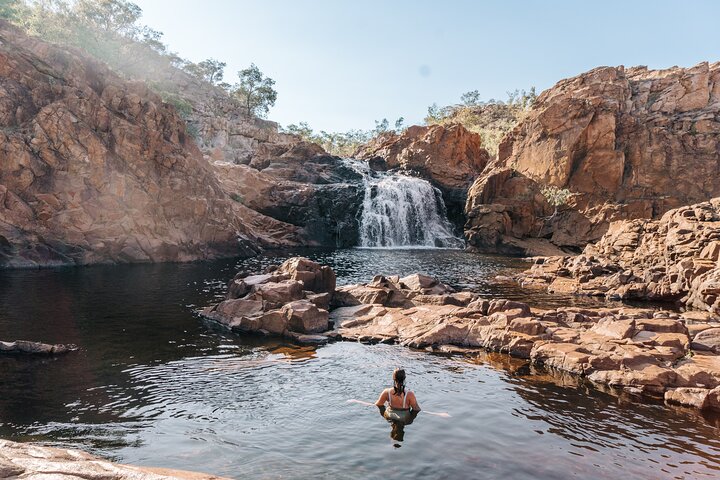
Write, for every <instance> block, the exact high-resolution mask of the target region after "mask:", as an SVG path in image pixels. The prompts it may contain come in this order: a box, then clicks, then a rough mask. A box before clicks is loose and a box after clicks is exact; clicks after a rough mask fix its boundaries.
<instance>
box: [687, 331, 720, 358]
mask: <svg viewBox="0 0 720 480" xmlns="http://www.w3.org/2000/svg"><path fill="white" fill-rule="evenodd" d="M692 348H693V349H695V350H709V351H711V352H714V353H720V328H708V329H707V330H703V331H701V332H700V333H698V334H697V335H695V338H693V341H692Z"/></svg>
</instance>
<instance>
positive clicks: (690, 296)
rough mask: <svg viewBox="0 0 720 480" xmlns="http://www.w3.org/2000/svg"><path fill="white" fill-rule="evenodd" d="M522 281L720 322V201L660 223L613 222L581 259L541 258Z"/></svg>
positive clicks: (667, 216)
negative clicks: (668, 306)
mask: <svg viewBox="0 0 720 480" xmlns="http://www.w3.org/2000/svg"><path fill="white" fill-rule="evenodd" d="M518 281H519V282H520V283H521V284H522V285H523V286H525V287H540V288H546V289H547V290H548V291H549V292H551V293H575V294H582V295H591V296H604V297H606V298H609V299H615V300H651V301H664V302H680V303H682V304H683V305H684V306H685V307H686V308H689V309H698V310H701V311H705V312H708V313H710V314H712V315H713V316H714V317H720V198H715V199H712V200H710V201H707V202H702V203H698V204H695V205H689V206H686V207H680V208H677V209H675V210H670V211H669V212H667V213H666V214H665V215H663V216H662V218H660V219H659V220H652V221H650V220H634V221H622V222H614V223H612V224H611V226H610V229H609V231H608V232H607V233H606V234H605V235H604V236H603V237H602V238H601V239H600V240H599V241H598V242H597V243H595V244H590V245H588V246H587V247H585V249H584V250H583V252H582V254H581V255H578V256H574V257H570V256H565V257H563V256H556V257H540V258H536V259H535V261H534V265H533V266H532V267H531V268H530V269H529V270H528V271H527V272H524V273H522V274H521V275H519V276H518Z"/></svg>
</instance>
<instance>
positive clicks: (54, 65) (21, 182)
mask: <svg viewBox="0 0 720 480" xmlns="http://www.w3.org/2000/svg"><path fill="white" fill-rule="evenodd" d="M0 165H1V166H2V168H1V170H0V265H4V266H32V265H48V264H68V263H76V264H87V263H97V262H137V261H183V260H192V259H198V258H208V257H213V256H218V255H238V254H249V253H252V252H256V251H257V249H258V246H259V245H267V244H275V243H287V242H288V241H290V242H291V243H292V242H293V241H295V239H294V238H292V237H293V236H294V235H295V232H294V230H293V228H292V227H291V226H287V228H285V226H284V225H282V224H280V223H279V222H277V221H274V220H272V219H269V218H266V217H262V216H260V215H259V214H257V213H256V212H254V211H252V210H250V209H249V208H247V207H244V206H243V205H241V204H239V203H238V202H236V201H233V200H232V199H231V198H230V197H229V196H228V195H227V193H226V192H225V191H223V189H222V186H221V184H220V182H219V181H218V180H217V178H216V173H215V171H214V170H213V168H212V167H211V166H210V165H209V164H208V162H207V161H205V160H204V159H203V157H202V154H201V153H200V151H199V150H198V148H197V146H196V145H195V142H194V141H193V140H192V139H191V138H189V136H188V134H187V130H186V124H185V122H184V121H183V120H182V119H181V118H180V117H179V115H178V113H177V111H176V109H175V108H173V107H172V106H170V105H168V104H166V103H164V102H163V101H162V99H161V98H160V97H159V96H157V95H156V94H154V93H153V92H152V91H150V90H149V89H148V87H147V86H146V85H145V84H144V83H138V82H127V81H124V80H123V79H121V78H120V77H118V76H117V75H116V74H114V73H113V72H111V71H110V70H108V69H107V68H106V67H105V66H104V65H102V64H100V63H98V62H96V61H94V60H93V59H91V58H88V57H87V56H84V55H83V54H81V53H80V52H77V51H69V50H67V49H62V48H59V47H56V46H53V45H50V44H48V43H45V42H43V41H40V40H37V39H34V38H30V37H27V36H26V35H24V34H22V33H21V32H20V31H19V30H17V29H16V28H14V27H12V26H10V25H9V24H7V23H5V22H0ZM251 225H255V226H256V227H258V229H257V230H254V229H253V228H252V227H251ZM265 226H267V228H266V227H265Z"/></svg>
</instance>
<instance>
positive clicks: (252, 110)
mask: <svg viewBox="0 0 720 480" xmlns="http://www.w3.org/2000/svg"><path fill="white" fill-rule="evenodd" d="M238 78H239V79H240V82H239V83H238V84H236V85H235V92H234V93H235V95H236V96H237V97H238V98H240V99H241V101H242V102H243V103H244V104H245V112H246V114H247V115H257V116H259V117H264V116H265V115H267V113H268V110H270V107H272V106H273V105H275V101H276V100H277V92H276V91H275V89H274V88H273V86H274V85H275V80H273V79H272V78H269V77H266V76H265V75H263V73H262V72H261V71H260V69H259V68H258V67H257V66H256V65H255V64H254V63H252V64H250V66H249V67H248V68H246V69H244V70H240V71H239V72H238Z"/></svg>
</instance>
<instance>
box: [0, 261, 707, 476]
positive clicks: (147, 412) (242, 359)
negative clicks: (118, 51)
mask: <svg viewBox="0 0 720 480" xmlns="http://www.w3.org/2000/svg"><path fill="white" fill-rule="evenodd" d="M303 253H305V254H308V256H312V257H314V258H316V259H318V260H321V261H325V262H326V263H330V264H332V265H333V266H334V267H335V269H336V271H337V272H338V275H339V277H340V281H341V283H346V282H348V281H366V280H368V279H369V277H371V276H372V275H373V274H374V273H380V272H383V273H388V274H390V273H400V274H404V273H410V272H413V271H418V270H419V271H425V272H427V273H434V274H436V275H438V276H439V277H441V279H443V280H445V281H447V282H450V283H453V284H455V285H466V286H471V287H472V288H474V289H476V290H478V291H481V292H484V293H485V294H488V295H505V296H506V295H511V294H512V295H514V294H518V292H517V291H516V290H513V287H511V286H505V287H502V288H496V287H491V286H490V283H489V282H488V281H487V279H488V278H490V277H492V276H494V275H497V274H498V273H500V274H507V273H509V272H511V271H513V269H516V268H518V267H522V266H524V264H521V263H520V264H518V261H517V260H513V259H507V258H494V257H482V256H477V255H471V254H466V253H463V252H457V251H412V252H410V251H378V250H340V251H335V252H329V251H324V252H323V251H315V252H303ZM287 255H288V253H287V252H286V253H278V254H273V255H271V256H268V257H261V258H255V259H250V260H245V261H241V262H235V261H223V262H208V263H196V264H180V265H147V266H119V267H90V268H70V269H59V270H40V271H14V272H7V271H6V272H0V339H16V338H23V339H32V340H40V341H46V342H64V343H75V344H78V345H79V346H80V347H81V350H80V351H79V352H76V353H74V354H70V355H67V356H63V357H59V358H55V359H28V358H19V357H4V358H0V437H4V438H10V439H13V440H17V441H42V442H47V443H51V444H60V445H67V446H75V447H80V448H85V449H88V450H91V451H93V452H95V453H98V454H101V455H104V456H107V457H110V458H113V459H116V460H121V461H123V462H127V463H135V464H143V465H155V466H163V467H174V468H184V469H193V470H202V471H206V472H211V473H216V474H222V475H226V476H230V477H235V478H316V477H317V478H368V477H371V476H372V477H380V478H513V479H523V478H528V479H530V478H618V477H622V478H653V479H655V478H718V477H720V457H719V456H718V455H719V454H720V440H718V429H717V428H716V427H715V426H714V423H715V422H714V421H713V419H709V418H703V417H701V416H699V415H698V414H696V413H694V412H692V411H690V410H681V409H669V408H667V407H664V406H663V405H659V404H637V403H628V402H626V401H625V400H624V399H622V398H620V399H619V398H616V397H615V396H612V395H610V394H607V393H602V392H599V391H597V390H595V389H591V388H589V387H588V386H587V385H585V384H583V383H582V382H578V381H577V380H575V379H573V378H572V377H565V378H563V377H559V376H557V375H555V376H553V375H549V374H547V373H545V372H542V371H537V372H536V371H531V368H530V367H529V366H527V365H526V364H524V363H523V362H522V361H515V360H512V359H509V358H508V357H505V356H499V355H484V356H482V357H481V358H477V359H466V358H461V357H454V358H448V357H443V356H437V355H430V354H426V353H423V352H416V351H411V350H408V349H404V348H400V347H396V346H387V345H376V346H364V345H360V344H356V343H338V344H333V345H330V346H326V347H322V348H319V349H317V350H315V349H312V348H307V347H297V346H293V345H289V344H285V343H283V342H282V341H267V340H262V339H259V338H256V337H239V336H236V335H233V334H229V333H227V332H226V331H224V330H222V329H220V328H218V327H216V326H214V325H212V324H209V323H206V322H204V321H202V320H200V319H198V318H197V317H196V316H195V315H194V314H193V311H194V310H195V309H196V308H197V307H199V306H202V305H205V304H206V303H208V302H210V301H211V300H212V299H213V298H215V297H217V296H218V295H221V294H222V292H223V290H224V285H225V283H226V282H227V280H228V279H229V278H230V277H231V276H232V274H233V273H234V272H235V270H236V263H239V264H240V267H241V268H247V269H248V270H256V269H258V268H260V267H262V266H264V265H267V264H271V263H276V262H277V261H278V258H279V257H282V256H287ZM547 300H548V299H547V298H545V297H543V296H541V295H539V296H536V297H533V298H532V301H534V302H536V303H538V304H543V303H545V302H547ZM561 302H562V300H561ZM398 365H401V366H403V367H405V369H406V370H407V371H408V381H409V386H410V388H411V389H413V390H414V391H415V392H416V393H417V395H418V399H419V401H420V403H421V405H422V406H423V407H424V408H425V409H428V410H433V411H447V412H449V413H450V414H451V415H452V417H450V418H438V417H433V416H427V415H424V414H421V416H420V417H418V418H417V419H416V420H415V422H414V423H413V424H412V425H409V426H407V427H406V429H405V432H404V437H403V438H402V441H399V440H393V439H391V438H390V433H391V427H390V426H389V425H388V424H387V423H386V422H385V421H384V420H383V419H382V418H381V417H380V416H379V415H378V413H377V411H376V410H375V409H373V408H368V407H362V406H360V405H357V404H348V403H347V402H346V401H347V400H348V399H351V398H358V399H362V400H369V401H374V400H375V398H376V397H377V395H378V394H379V393H380V391H381V390H382V388H384V387H385V386H387V385H388V381H389V376H390V372H391V371H392V369H393V368H395V367H396V366H398Z"/></svg>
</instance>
